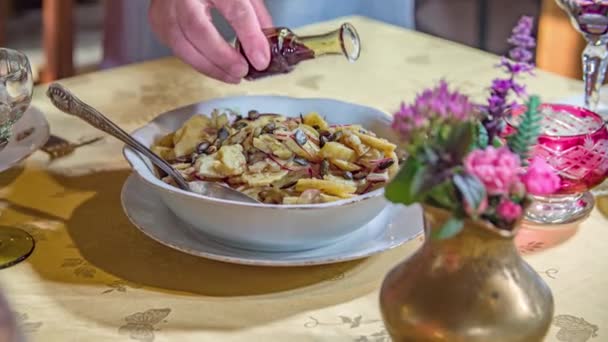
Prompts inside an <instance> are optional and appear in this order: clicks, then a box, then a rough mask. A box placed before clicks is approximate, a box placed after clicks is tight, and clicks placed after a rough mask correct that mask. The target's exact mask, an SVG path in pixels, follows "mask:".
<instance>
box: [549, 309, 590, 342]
mask: <svg viewBox="0 0 608 342" xmlns="http://www.w3.org/2000/svg"><path fill="white" fill-rule="evenodd" d="M553 325H555V326H558V327H559V328H560V329H559V331H558V332H557V335H556V337H557V339H558V340H559V341H563V342H586V341H588V340H589V339H590V338H592V337H597V336H598V334H597V331H598V330H599V328H598V326H597V325H594V324H591V323H589V322H587V321H586V320H585V319H584V318H582V317H575V316H571V315H558V316H555V318H554V319H553Z"/></svg>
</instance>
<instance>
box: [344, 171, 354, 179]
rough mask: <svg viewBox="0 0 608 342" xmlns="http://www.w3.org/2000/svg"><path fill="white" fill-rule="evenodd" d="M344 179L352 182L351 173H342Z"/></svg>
mask: <svg viewBox="0 0 608 342" xmlns="http://www.w3.org/2000/svg"><path fill="white" fill-rule="evenodd" d="M344 179H347V180H352V179H353V173H352V172H350V171H346V172H344Z"/></svg>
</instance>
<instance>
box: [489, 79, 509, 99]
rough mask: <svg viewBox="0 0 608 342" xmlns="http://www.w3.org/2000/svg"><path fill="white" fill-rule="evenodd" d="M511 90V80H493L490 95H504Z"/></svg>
mask: <svg viewBox="0 0 608 342" xmlns="http://www.w3.org/2000/svg"><path fill="white" fill-rule="evenodd" d="M511 88H513V80H511V79H495V80H494V81H492V93H495V94H497V95H498V94H506V93H508V92H509V90H511Z"/></svg>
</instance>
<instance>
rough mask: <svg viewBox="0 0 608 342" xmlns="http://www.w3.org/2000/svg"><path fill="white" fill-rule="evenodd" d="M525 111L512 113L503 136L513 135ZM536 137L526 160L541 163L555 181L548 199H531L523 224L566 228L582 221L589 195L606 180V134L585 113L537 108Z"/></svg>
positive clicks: (572, 108)
mask: <svg viewBox="0 0 608 342" xmlns="http://www.w3.org/2000/svg"><path fill="white" fill-rule="evenodd" d="M525 109H526V108H525V107H518V108H517V109H514V110H513V113H512V116H511V118H510V119H509V120H508V121H507V129H506V133H507V134H510V133H512V132H514V131H515V130H516V129H517V126H518V123H519V120H518V119H519V117H520V115H521V114H522V113H523V112H524V111H525ZM539 110H540V112H541V116H542V120H541V135H540V136H539V138H538V142H537V144H536V145H534V146H533V147H532V149H531V153H530V158H534V157H540V158H543V159H544V160H545V161H547V163H548V164H549V165H551V167H552V168H553V169H554V170H555V172H556V173H557V175H558V176H559V178H560V187H559V189H558V190H557V192H556V193H555V194H553V195H551V196H533V203H532V204H531V206H530V207H529V208H528V210H527V212H526V219H527V220H528V221H531V222H533V223H537V224H567V223H571V222H574V221H579V220H581V219H584V218H585V217H587V216H588V215H589V214H590V212H591V210H592V209H593V206H594V199H593V195H592V194H591V193H590V190H591V189H593V188H594V187H596V186H597V185H599V184H601V183H602V182H603V181H604V180H605V179H606V178H607V177H608V129H607V128H606V125H605V123H604V121H603V119H602V117H601V116H600V115H598V114H596V113H594V112H592V111H590V110H587V109H584V108H580V107H576V106H570V105H560V104H542V105H541V106H540V107H539Z"/></svg>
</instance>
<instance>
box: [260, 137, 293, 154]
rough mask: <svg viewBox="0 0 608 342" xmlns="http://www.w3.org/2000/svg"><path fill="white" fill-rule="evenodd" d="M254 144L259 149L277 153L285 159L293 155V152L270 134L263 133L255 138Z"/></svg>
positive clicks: (268, 152)
mask: <svg viewBox="0 0 608 342" xmlns="http://www.w3.org/2000/svg"><path fill="white" fill-rule="evenodd" d="M253 146H254V147H255V148H257V149H258V150H260V151H262V152H264V153H267V154H272V155H275V156H277V157H279V158H281V159H283V160H285V159H289V158H291V157H292V156H293V152H292V151H291V150H290V149H288V148H287V147H285V145H283V144H282V143H281V142H280V141H279V140H277V139H276V138H274V137H273V136H272V135H270V134H262V135H260V136H259V137H257V138H254V139H253Z"/></svg>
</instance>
